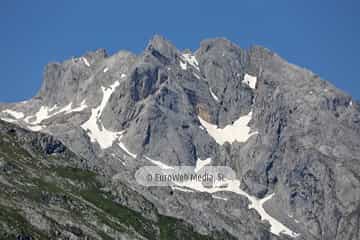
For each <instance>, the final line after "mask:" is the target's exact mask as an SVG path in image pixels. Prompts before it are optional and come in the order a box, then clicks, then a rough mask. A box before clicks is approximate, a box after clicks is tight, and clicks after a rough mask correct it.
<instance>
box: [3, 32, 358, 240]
mask: <svg viewBox="0 0 360 240" xmlns="http://www.w3.org/2000/svg"><path fill="white" fill-rule="evenodd" d="M0 111H1V115H0V117H1V118H2V119H3V120H5V121H7V122H12V123H15V124H17V125H18V126H20V127H22V128H26V129H29V130H32V131H38V132H39V131H40V132H44V133H47V134H49V135H52V136H54V137H56V138H58V139H60V140H61V141H62V142H63V143H64V145H65V146H67V147H68V148H69V149H71V150H72V151H73V152H74V153H76V154H77V155H79V156H81V158H82V159H86V166H87V167H88V168H90V169H93V170H94V171H96V173H97V174H100V175H102V176H103V179H104V182H105V183H106V184H105V186H106V188H110V189H115V190H116V191H112V194H113V197H115V198H117V199H120V200H119V201H120V203H121V204H123V205H126V206H127V207H129V208H130V209H133V210H134V211H136V212H140V213H142V217H145V218H146V219H149V218H150V219H153V217H154V213H153V212H156V214H161V215H166V216H170V217H174V218H176V219H179V220H181V222H182V223H184V224H185V222H186V224H189V225H191V226H192V227H193V229H194V231H195V232H198V233H200V234H202V235H206V236H209V237H213V238H214V239H217V238H221V237H223V238H225V239H228V238H229V237H230V236H232V237H234V238H236V239H289V238H298V239H349V240H350V239H351V240H353V239H354V240H359V239H360V235H359V213H360V212H359V203H360V177H359V176H360V164H359V163H360V162H359V160H360V106H359V103H358V102H357V101H355V100H353V99H352V98H351V96H349V95H347V94H345V93H343V92H341V91H340V90H338V89H336V88H335V87H334V86H332V85H331V84H330V83H328V82H326V81H324V80H321V79H320V78H319V77H318V76H317V75H315V74H313V73H312V72H310V71H308V70H306V69H302V68H300V67H297V66H295V65H292V64H289V63H287V62H286V61H285V60H283V59H282V58H281V57H279V56H278V55H276V54H275V53H273V52H271V51H270V50H268V49H265V48H262V47H257V46H256V47H252V48H250V49H241V48H239V47H238V46H236V45H234V44H233V43H231V42H229V41H227V40H225V39H210V40H205V41H203V42H202V43H201V46H200V48H199V49H198V50H196V51H195V52H194V53H191V52H190V51H180V50H178V49H176V48H175V47H174V46H173V45H172V44H171V43H170V42H168V41H167V40H165V39H164V38H162V37H160V36H155V37H154V38H153V39H152V40H151V41H150V42H149V44H148V46H147V47H146V49H145V50H144V52H143V53H141V54H139V55H135V54H132V53H130V52H127V51H120V52H118V53H116V54H114V55H112V56H108V55H107V54H106V51H105V50H97V51H95V52H89V53H87V54H86V55H84V56H82V57H77V58H72V59H70V60H67V61H64V62H62V63H50V64H49V65H48V66H47V67H46V69H45V73H44V82H43V85H42V87H41V89H40V91H39V93H38V94H37V95H36V96H35V97H34V98H32V99H30V100H29V101H25V102H20V103H12V104H2V105H0ZM77 162H78V161H77ZM204 163H206V164H210V165H213V166H217V165H219V166H229V167H231V168H233V169H234V170H235V171H236V174H237V180H234V181H232V182H229V183H228V185H227V186H226V187H224V188H216V187H214V186H213V187H212V188H205V187H200V186H195V185H192V184H191V183H189V184H187V185H185V186H178V187H176V188H174V187H144V186H141V185H139V184H138V183H137V182H136V181H135V179H134V174H135V171H136V170H137V169H139V168H140V167H142V166H147V165H154V164H155V165H157V166H159V167H164V166H165V167H166V166H175V165H182V166H186V165H188V166H194V167H195V166H201V165H202V164H204ZM123 188H124V189H127V190H126V191H124V190H122V189H123ZM135 193H136V197H135V199H143V200H142V201H139V200H133V199H134V198H129V197H128V195H132V194H135ZM145 203H146V204H145ZM147 204H150V205H152V206H153V208H152V209H153V210H152V211H150V212H148V211H147V210H146V209H148V208H147V207H146V206H147ZM155 222H156V221H155ZM186 224H185V225H186ZM220 233H221V234H220ZM223 234H227V236H226V237H224V235H223Z"/></svg>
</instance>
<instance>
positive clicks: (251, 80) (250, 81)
mask: <svg viewBox="0 0 360 240" xmlns="http://www.w3.org/2000/svg"><path fill="white" fill-rule="evenodd" d="M256 81H257V78H256V77H255V76H252V75H249V74H247V73H245V76H244V80H242V83H245V84H246V85H248V86H249V87H250V88H252V89H255V88H256Z"/></svg>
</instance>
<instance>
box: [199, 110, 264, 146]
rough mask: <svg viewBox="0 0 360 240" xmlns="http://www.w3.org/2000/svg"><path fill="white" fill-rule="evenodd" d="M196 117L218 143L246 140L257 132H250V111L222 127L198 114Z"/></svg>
mask: <svg viewBox="0 0 360 240" xmlns="http://www.w3.org/2000/svg"><path fill="white" fill-rule="evenodd" d="M198 118H199V120H200V123H201V125H202V126H203V127H204V128H205V129H206V130H207V132H208V134H209V135H210V136H211V137H212V138H213V139H214V140H215V141H216V142H217V143H218V144H220V145H222V144H224V143H225V142H229V143H233V142H235V141H238V142H246V141H247V140H248V139H249V138H250V137H251V136H253V135H255V134H257V132H251V128H250V127H249V126H248V124H249V122H250V120H251V118H252V112H249V114H247V115H245V116H241V117H240V118H239V119H238V120H236V121H234V123H233V124H230V125H227V126H225V127H224V128H219V127H218V126H216V125H214V124H212V123H208V122H207V121H205V120H203V119H202V118H201V117H200V116H198Z"/></svg>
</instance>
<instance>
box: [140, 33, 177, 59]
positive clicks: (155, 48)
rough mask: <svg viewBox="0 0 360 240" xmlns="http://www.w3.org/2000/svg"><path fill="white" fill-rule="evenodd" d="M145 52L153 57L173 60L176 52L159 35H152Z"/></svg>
mask: <svg viewBox="0 0 360 240" xmlns="http://www.w3.org/2000/svg"><path fill="white" fill-rule="evenodd" d="M145 51H146V52H150V53H152V54H153V55H158V54H160V55H162V56H164V57H166V58H168V59H171V58H174V57H175V55H176V53H177V52H178V50H177V49H176V47H175V46H174V45H173V44H172V43H171V42H170V41H169V40H167V39H165V38H164V37H163V36H161V35H158V34H156V35H154V36H153V38H152V39H151V40H150V41H149V43H148V45H147V47H146V49H145Z"/></svg>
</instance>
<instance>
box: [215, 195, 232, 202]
mask: <svg viewBox="0 0 360 240" xmlns="http://www.w3.org/2000/svg"><path fill="white" fill-rule="evenodd" d="M211 196H212V198H214V199H219V200H223V201H227V200H228V199H227V198H223V197H219V196H216V195H211Z"/></svg>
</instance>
